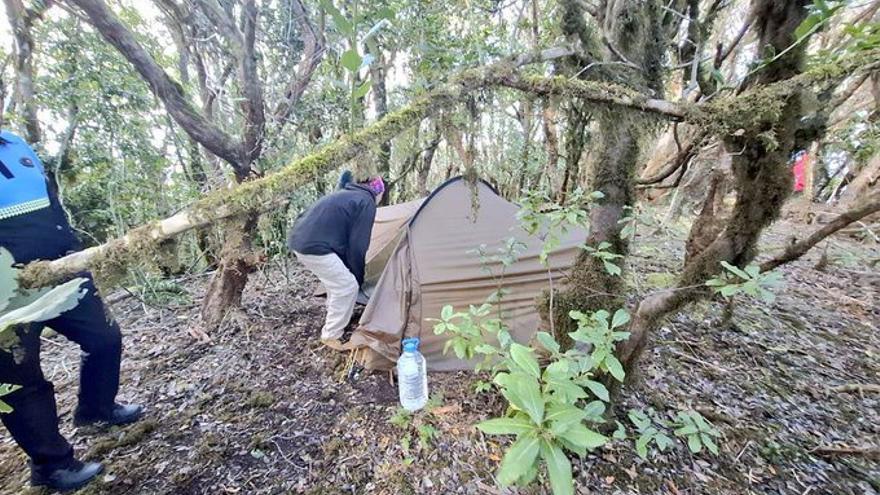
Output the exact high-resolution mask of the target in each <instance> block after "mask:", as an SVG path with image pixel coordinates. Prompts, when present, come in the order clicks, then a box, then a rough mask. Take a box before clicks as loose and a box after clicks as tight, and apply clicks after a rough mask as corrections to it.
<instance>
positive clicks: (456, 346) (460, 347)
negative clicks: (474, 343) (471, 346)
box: [452, 338, 467, 359]
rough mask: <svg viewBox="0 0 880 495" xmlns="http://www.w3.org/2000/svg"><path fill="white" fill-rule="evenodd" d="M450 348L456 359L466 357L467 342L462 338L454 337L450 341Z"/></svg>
mask: <svg viewBox="0 0 880 495" xmlns="http://www.w3.org/2000/svg"><path fill="white" fill-rule="evenodd" d="M452 350H454V351H455V356H456V357H457V358H458V359H467V344H466V343H465V342H464V341H463V340H461V339H458V338H456V339H455V340H454V341H453V342H452Z"/></svg>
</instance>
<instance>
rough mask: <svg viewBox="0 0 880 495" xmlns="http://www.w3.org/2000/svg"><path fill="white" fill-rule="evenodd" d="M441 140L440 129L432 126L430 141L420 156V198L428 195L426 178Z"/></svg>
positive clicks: (435, 125)
mask: <svg viewBox="0 0 880 495" xmlns="http://www.w3.org/2000/svg"><path fill="white" fill-rule="evenodd" d="M441 140H442V136H441V134H440V129H439V128H438V126H437V124H434V129H433V131H432V136H431V140H430V141H429V142H428V146H427V147H426V148H425V153H424V154H423V155H422V163H421V164H420V166H419V175H418V191H419V196H420V197H426V196H427V195H428V194H429V193H430V190H429V189H428V177H429V176H430V174H431V165H432V164H433V163H434V154H435V153H436V152H437V147H438V146H440V141H441Z"/></svg>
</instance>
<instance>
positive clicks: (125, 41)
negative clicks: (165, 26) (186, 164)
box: [69, 0, 246, 173]
mask: <svg viewBox="0 0 880 495" xmlns="http://www.w3.org/2000/svg"><path fill="white" fill-rule="evenodd" d="M69 1H70V3H72V4H74V5H76V6H78V7H79V8H80V9H82V10H83V11H84V12H85V13H86V15H87V16H88V18H89V22H91V24H92V25H93V26H94V27H95V29H97V30H98V32H99V33H101V36H103V37H104V39H106V40H107V42H109V43H110V44H111V45H113V46H114V47H115V48H116V49H117V50H118V51H119V52H120V53H121V54H122V55H123V56H124V57H125V58H126V59H127V60H128V61H129V62H130V63H131V64H132V65H133V66H134V68H135V70H137V71H138V73H139V74H140V75H141V77H143V79H144V80H145V81H147V83H148V84H149V85H150V88H151V89H152V90H153V92H154V93H155V94H156V96H158V97H159V99H160V100H162V103H164V104H165V108H166V109H167V110H168V113H170V114H171V116H172V117H173V118H174V120H175V121H176V122H177V123H178V124H179V125H180V127H182V128H183V130H184V131H186V133H187V134H189V135H190V136H191V137H192V138H193V139H195V140H196V141H198V142H199V143H200V144H201V145H202V146H204V147H205V148H207V149H208V150H209V151H210V152H211V153H214V154H215V155H217V156H219V157H220V158H222V159H223V160H225V161H226V162H228V163H229V164H230V165H231V166H232V167H233V168H234V169H235V170H236V173H241V171H242V170H243V169H242V165H243V163H245V162H246V160H245V156H244V154H243V153H242V146H241V144H240V143H239V142H238V141H237V140H235V139H233V138H232V137H231V136H229V135H228V134H226V133H225V132H223V131H222V130H221V129H220V128H219V127H217V126H215V125H214V124H212V123H211V122H210V121H208V120H207V119H206V118H205V117H204V116H203V115H202V114H201V113H199V112H198V111H197V110H196V109H195V108H193V106H192V105H191V104H190V102H189V100H188V99H187V97H186V95H185V94H184V92H183V88H181V87H180V85H179V84H177V82H175V81H174V80H172V79H171V77H170V76H169V75H168V74H167V73H166V72H165V71H164V70H163V69H162V67H161V66H159V64H158V63H156V61H155V60H154V59H153V57H152V56H151V55H150V54H149V53H147V51H146V50H144V48H143V47H142V46H141V45H140V44H139V43H138V42H137V40H136V39H135V37H134V34H133V33H132V32H131V30H129V29H128V27H126V26H125V25H124V24H123V23H122V22H121V21H120V20H119V19H118V18H117V17H116V15H115V14H113V12H112V11H110V9H109V8H108V7H107V5H105V4H104V2H102V1H101V0H69Z"/></svg>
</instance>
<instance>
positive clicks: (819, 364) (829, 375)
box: [0, 224, 880, 495]
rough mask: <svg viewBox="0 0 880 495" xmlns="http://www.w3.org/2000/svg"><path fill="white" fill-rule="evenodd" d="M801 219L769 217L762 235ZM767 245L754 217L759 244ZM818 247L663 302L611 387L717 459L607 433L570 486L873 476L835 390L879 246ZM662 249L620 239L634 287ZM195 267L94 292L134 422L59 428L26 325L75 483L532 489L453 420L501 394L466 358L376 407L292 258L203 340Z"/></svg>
mask: <svg viewBox="0 0 880 495" xmlns="http://www.w3.org/2000/svg"><path fill="white" fill-rule="evenodd" d="M804 229H808V227H804V226H801V225H790V224H782V225H779V226H777V227H776V228H774V232H797V231H804ZM663 237H664V239H669V237H667V236H665V235H664V236H663ZM679 237H681V236H680V235H679ZM673 239H674V237H673ZM785 242H786V238H785V237H784V236H782V235H780V234H770V235H768V236H767V237H766V239H764V242H763V247H764V251H765V252H768V253H772V252H774V251H775V250H778V249H781V246H783V245H784V243H785ZM834 244H835V246H836V247H835V248H834V249H832V250H831V251H830V254H832V255H834V256H835V257H836V259H837V261H834V262H832V263H831V264H830V265H829V266H828V267H827V268H826V269H825V270H824V271H817V270H815V269H814V268H813V267H814V265H815V264H816V262H817V260H818V259H819V256H820V254H821V251H817V252H813V253H811V254H810V255H808V256H807V257H806V258H805V259H803V260H800V261H798V262H795V263H793V264H791V265H789V266H786V267H784V268H783V269H782V270H783V272H784V278H785V282H786V283H785V286H784V287H783V288H781V289H779V290H778V291H777V294H778V298H777V299H776V301H775V302H773V303H764V302H760V301H754V300H747V299H741V300H738V301H737V302H736V303H735V305H734V307H733V315H732V318H731V319H730V321H729V322H725V321H723V318H722V315H723V314H724V306H723V304H721V303H720V302H711V303H703V304H699V305H695V306H691V307H689V308H687V310H686V311H685V312H684V313H682V314H680V315H678V316H676V317H674V318H671V319H670V320H669V321H667V322H666V323H665V324H664V325H663V326H662V329H661V330H660V331H659V332H658V333H657V334H656V335H655V336H654V338H653V342H652V347H651V349H650V351H649V352H647V353H646V355H645V359H644V362H643V366H642V369H641V373H640V376H639V377H638V380H637V382H636V383H635V384H634V386H631V387H628V388H626V389H625V390H624V393H623V397H622V401H621V403H620V404H619V405H618V412H619V413H620V419H621V421H624V422H625V421H626V420H625V419H623V418H625V412H626V411H627V410H628V409H629V408H632V407H638V408H642V409H647V408H653V409H654V410H655V411H656V413H657V414H658V415H659V416H661V417H665V418H672V417H673V416H674V415H675V413H676V412H677V411H679V410H682V409H688V408H693V409H696V410H698V411H700V412H701V413H702V414H703V415H704V416H706V417H707V418H709V419H710V420H711V421H712V422H713V423H714V424H715V425H716V426H717V427H718V428H719V429H720V430H721V431H722V432H723V435H724V437H723V439H722V441H721V442H720V443H721V452H720V454H719V455H718V456H712V455H710V454H708V453H706V452H703V453H700V454H697V455H692V454H691V453H690V452H689V451H688V450H687V448H686V447H685V446H684V445H681V444H679V445H677V446H676V448H675V449H674V450H672V451H669V452H666V453H657V452H655V453H654V454H653V455H652V457H651V459H650V460H647V461H644V460H641V459H639V458H638V457H637V456H636V455H635V452H634V449H633V447H632V441H631V440H627V441H614V442H612V443H610V444H609V445H607V446H606V447H604V448H602V449H600V450H598V451H596V452H593V453H592V454H590V455H588V456H587V457H586V458H585V459H582V460H574V464H575V471H576V475H577V492H578V493H581V494H593V493H597V494H598V493H603V494H606V493H607V494H629V493H669V494H703V493H707V494H709V493H711V494H715V493H717V494H731V495H732V494H752V493H754V494H758V493H769V494H801V495H807V494H853V495H855V494H859V495H864V494H877V493H880V459H878V458H877V454H876V452H874V453H873V455H872V453H871V451H870V449H872V448H873V449H877V448H880V393H877V392H876V391H873V392H872V391H869V390H862V391H859V390H852V391H845V390H842V389H838V388H836V387H840V386H845V385H859V384H862V385H864V384H877V383H880V331H878V327H880V304H878V292H880V276H878V270H877V269H876V267H875V268H871V266H870V265H869V264H867V263H866V262H863V261H864V260H866V259H868V258H877V257H878V256H880V252H878V249H877V247H870V246H865V245H862V244H856V243H855V242H853V241H850V240H846V239H836V240H835V241H834ZM682 250H683V242H682V241H681V239H680V238H679V239H677V240H659V239H654V238H639V240H638V243H637V247H636V250H635V254H634V256H633V257H632V259H631V262H632V267H633V268H634V269H635V272H636V276H635V279H634V280H633V281H632V282H633V283H634V285H635V286H636V287H637V290H640V291H643V292H644V291H648V290H655V289H656V288H657V287H656V286H658V285H662V283H663V280H665V279H666V278H668V277H667V276H666V275H665V274H667V273H669V272H673V273H674V272H675V271H676V268H677V265H678V263H680V262H679V261H678V260H680V259H681V253H682ZM859 260H862V261H859ZM206 281H207V278H206V277H205V276H199V277H195V278H192V279H189V280H187V281H186V282H183V283H182V285H183V287H184V288H185V290H186V291H187V292H188V293H189V294H190V295H191V300H192V301H194V302H191V303H182V304H166V305H164V306H165V307H151V306H149V305H146V304H145V303H143V302H142V301H140V300H139V299H137V298H135V297H129V298H126V299H123V300H121V301H119V302H116V303H114V304H113V312H114V314H115V315H116V317H117V318H118V319H119V321H120V323H121V324H122V328H123V331H124V333H125V346H126V347H125V357H124V361H123V392H122V394H121V400H122V401H130V402H138V403H143V404H146V405H147V407H148V414H147V416H146V418H145V419H144V420H143V421H142V422H140V423H138V424H135V425H131V426H127V427H123V428H115V429H113V430H111V431H109V432H99V431H84V430H77V429H74V428H73V426H72V424H71V423H72V421H71V411H72V409H73V407H74V401H75V395H76V387H77V367H78V364H77V363H78V350H77V349H76V347H75V346H73V345H71V344H70V343H68V342H66V341H64V340H63V339H62V338H60V337H55V338H51V339H48V340H47V341H46V342H44V345H43V366H44V369H45V371H46V374H47V375H48V376H50V377H51V380H52V381H53V382H54V383H55V386H56V390H57V391H58V402H59V410H60V412H61V415H62V417H61V424H62V429H63V432H64V433H65V434H66V435H67V436H68V438H70V439H71V441H72V442H73V443H74V444H75V447H76V451H77V453H78V455H79V456H81V457H83V458H85V459H92V460H102V461H103V462H104V463H105V465H106V468H107V471H106V474H105V475H104V476H103V477H102V478H101V479H100V480H99V481H98V482H96V483H94V484H92V485H91V486H89V487H87V488H86V489H84V490H82V491H81V493H101V494H118V493H138V494H172V493H173V494H223V493H230V494H236V493H242V494H245V493H247V494H276V493H309V494H362V493H368V494H372V493H375V494H392V493H395V494H408V493H412V494H422V493H466V494H470V493H489V494H504V493H524V494H538V493H547V492H546V490H545V489H543V488H541V487H539V486H533V487H530V488H527V489H517V490H504V489H500V488H497V485H496V483H495V481H494V478H493V472H494V470H495V469H496V467H497V462H498V460H499V459H500V457H501V455H502V452H503V447H504V443H505V440H504V439H501V438H497V437H495V438H492V437H486V436H483V435H482V434H480V433H479V432H477V431H476V430H475V429H474V428H473V426H472V425H473V424H474V423H475V422H477V421H479V420H481V419H485V418H487V417H489V416H490V415H493V414H498V413H500V412H501V411H502V408H503V405H502V403H501V402H500V401H499V400H498V398H497V397H496V396H495V395H494V394H486V393H484V394H477V393H475V392H474V391H473V385H474V382H475V381H476V380H477V377H474V375H473V374H471V373H464V372H462V373H453V374H434V375H431V376H430V378H429V380H430V387H431V390H432V394H433V395H435V401H434V404H432V407H430V408H429V410H428V411H427V412H423V413H420V414H419V415H418V416H417V417H415V418H414V419H412V420H410V421H405V422H400V421H397V422H395V423H397V424H392V423H391V422H389V420H390V419H391V418H392V416H394V414H395V412H396V409H397V407H396V406H397V403H396V394H397V391H396V388H395V386H394V385H392V383H391V382H390V377H389V376H388V374H387V373H376V374H370V373H360V374H359V375H358V376H356V377H351V378H350V377H349V363H348V362H347V358H348V356H347V355H346V354H342V353H336V352H333V351H330V350H327V349H324V348H322V347H321V346H320V345H319V344H318V342H317V336H318V331H319V329H320V326H321V321H322V314H323V309H322V307H321V300H319V299H315V298H313V297H311V294H312V291H313V289H314V283H315V282H314V280H313V279H312V278H311V276H309V275H307V274H305V273H303V272H302V271H301V270H300V268H299V267H298V266H295V265H294V264H292V263H291V264H289V265H283V264H280V263H276V264H275V265H273V266H272V267H267V268H266V269H265V270H264V271H263V272H261V273H258V274H255V275H254V276H253V277H252V279H251V282H250V283H249V285H248V289H247V291H246V295H245V298H244V307H243V310H242V311H241V312H238V313H235V314H233V315H232V316H231V317H230V318H228V320H227V321H226V322H225V323H224V324H223V326H222V328H221V329H219V330H218V331H216V332H215V333H214V334H213V335H212V338H213V342H210V343H199V342H198V341H196V340H195V339H194V338H193V337H192V336H191V335H190V334H189V332H188V329H189V328H190V327H191V325H192V324H193V322H195V321H196V317H197V314H198V304H197V303H198V301H199V300H200V297H201V296H202V294H203V292H204V288H205V286H206ZM636 282H637V283H636ZM432 431H436V434H435V435H433V438H427V436H432V435H430V433H431V432H432ZM420 433H421V436H422V437H425V438H423V441H422V442H420V441H419V437H420ZM0 438H2V439H0V494H13V493H39V491H37V490H33V489H29V488H24V487H25V486H26V482H27V478H28V473H27V468H26V459H25V457H24V455H23V454H22V453H21V452H20V451H19V450H18V449H17V448H16V446H15V445H14V443H12V441H11V439H10V438H9V437H8V435H7V434H6V433H5V431H4V433H3V436H2V437H0ZM829 448H830V449H838V450H840V451H841V452H837V453H829V452H827V449H829ZM823 449H826V450H823ZM847 449H849V450H851V451H853V453H844V452H843V451H845V450H847Z"/></svg>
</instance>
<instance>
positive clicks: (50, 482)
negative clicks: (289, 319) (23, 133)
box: [0, 131, 143, 490]
mask: <svg viewBox="0 0 880 495" xmlns="http://www.w3.org/2000/svg"><path fill="white" fill-rule="evenodd" d="M0 246H2V247H3V248H5V249H6V250H8V251H9V252H10V253H11V254H12V257H13V258H14V259H15V262H16V263H21V264H24V263H29V262H31V261H34V260H51V259H56V258H60V257H62V256H64V255H65V254H67V253H69V252H71V251H75V250H78V249H79V242H78V240H77V239H76V237H75V236H74V233H73V231H72V229H71V228H70V225H69V223H68V221H67V217H66V216H65V214H64V211H63V210H62V208H61V204H60V203H59V201H58V197H57V195H56V193H55V191H53V190H51V188H50V186H49V183H48V181H47V180H46V176H45V173H44V170H43V165H42V163H41V162H40V160H39V158H37V156H36V154H35V153H34V151H33V150H32V149H31V147H30V146H28V145H27V143H25V142H24V140H22V139H21V138H20V137H18V136H16V135H14V134H11V133H9V132H6V131H2V132H0ZM79 276H82V277H84V278H86V282H85V283H83V285H82V288H83V289H86V291H87V293H86V295H85V296H84V297H83V298H82V299H81V300H80V302H79V305H77V306H76V307H75V308H73V309H71V310H69V311H67V312H65V313H62V314H61V315H60V316H59V317H57V318H55V319H53V320H49V321H46V322H43V323H39V324H31V325H22V326H20V327H19V328H17V329H16V333H17V335H18V337H19V342H18V343H17V344H16V345H17V351H18V352H16V353H15V355H14V354H13V353H12V352H5V351H3V350H0V383H10V384H14V385H20V386H21V388H20V389H18V390H17V391H15V392H13V393H11V394H9V395H7V396H6V397H4V399H3V400H4V401H5V402H7V403H8V404H9V405H10V406H11V407H12V409H13V410H12V412H11V413H9V414H0V420H2V421H3V424H4V425H5V426H6V429H7V430H9V433H11V434H12V437H13V438H14V439H15V441H16V442H17V443H18V445H19V446H20V447H21V448H22V450H24V451H25V453H27V455H28V456H29V457H30V468H31V484H33V485H34V486H46V487H49V488H52V489H56V490H71V489H75V488H78V487H80V486H83V485H85V484H87V483H88V482H89V481H91V480H92V479H93V478H94V477H95V476H97V475H98V474H99V473H100V472H101V471H102V466H101V464H98V463H94V462H92V463H82V462H80V461H78V460H76V459H75V458H74V456H73V448H72V447H71V445H70V444H69V443H68V442H67V440H65V438H64V437H63V436H61V434H60V433H59V431H58V413H57V411H56V406H55V394H54V388H53V387H52V384H51V383H49V382H48V381H47V380H46V378H45V377H44V376H43V372H42V370H41V368H40V333H41V332H42V330H43V327H44V325H45V326H48V327H50V328H52V329H53V330H55V331H56V332H58V333H60V334H61V335H64V336H65V337H66V338H67V339H69V340H72V341H73V342H76V343H77V344H78V345H79V346H80V348H81V349H82V363H81V366H80V385H79V395H78V405H77V408H76V411H75V413H74V424H76V425H77V426H86V425H104V426H106V425H122V424H127V423H132V422H134V421H137V420H138V419H139V418H140V417H141V415H142V412H143V408H142V407H141V406H137V405H127V406H126V405H120V404H117V403H116V393H117V391H118V389H119V363H120V357H121V354H122V336H121V334H120V332H119V326H118V325H117V324H116V322H114V321H113V320H112V319H111V318H110V317H109V316H108V314H107V312H106V311H105V308H104V304H103V302H102V301H101V298H100V296H99V295H98V292H97V290H96V288H95V284H94V281H93V280H92V277H91V275H90V274H88V273H83V274H80V275H79Z"/></svg>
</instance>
